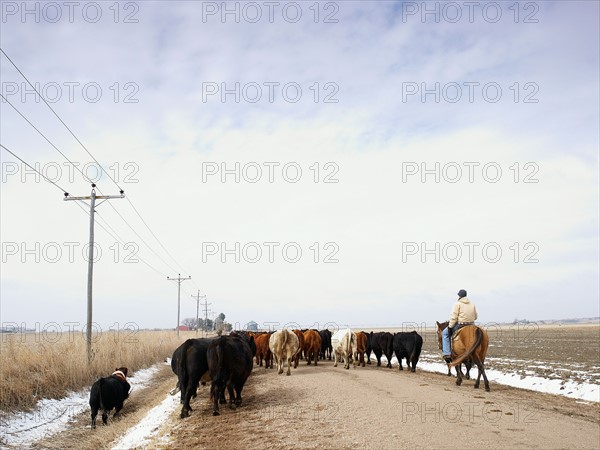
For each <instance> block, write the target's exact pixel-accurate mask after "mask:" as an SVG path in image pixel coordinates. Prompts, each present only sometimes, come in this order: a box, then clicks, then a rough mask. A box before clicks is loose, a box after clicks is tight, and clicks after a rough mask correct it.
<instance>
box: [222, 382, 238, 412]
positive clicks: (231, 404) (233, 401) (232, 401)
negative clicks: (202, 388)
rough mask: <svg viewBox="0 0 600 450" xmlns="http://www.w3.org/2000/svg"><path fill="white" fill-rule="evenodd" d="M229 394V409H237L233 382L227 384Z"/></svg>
mask: <svg viewBox="0 0 600 450" xmlns="http://www.w3.org/2000/svg"><path fill="white" fill-rule="evenodd" d="M227 392H228V393H229V408H230V409H235V405H236V398H235V395H234V393H233V383H232V382H231V381H229V382H228V383H227ZM223 396H225V389H223Z"/></svg>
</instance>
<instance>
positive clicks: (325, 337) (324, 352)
mask: <svg viewBox="0 0 600 450" xmlns="http://www.w3.org/2000/svg"><path fill="white" fill-rule="evenodd" d="M319 335H320V336H321V350H319V358H321V359H325V358H328V359H329V360H330V361H331V352H333V347H332V346H331V331H329V330H321V331H319Z"/></svg>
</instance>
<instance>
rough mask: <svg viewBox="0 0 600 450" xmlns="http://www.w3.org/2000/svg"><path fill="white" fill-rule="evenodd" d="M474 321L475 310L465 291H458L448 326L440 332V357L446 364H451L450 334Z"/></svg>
mask: <svg viewBox="0 0 600 450" xmlns="http://www.w3.org/2000/svg"><path fill="white" fill-rule="evenodd" d="M476 320H477V309H476V308H475V305H474V304H473V303H471V301H470V300H469V299H468V298H467V291H465V290H464V289H461V290H460V291H458V301H457V302H456V303H455V304H454V306H453V307H452V313H451V314H450V321H449V323H448V326H447V327H446V328H444V330H443V331H442V355H443V358H444V360H445V361H446V362H447V363H448V364H450V363H451V362H452V357H451V351H450V337H451V335H452V333H453V332H454V331H456V330H457V329H458V328H460V327H463V326H465V325H473V322H475V321H476Z"/></svg>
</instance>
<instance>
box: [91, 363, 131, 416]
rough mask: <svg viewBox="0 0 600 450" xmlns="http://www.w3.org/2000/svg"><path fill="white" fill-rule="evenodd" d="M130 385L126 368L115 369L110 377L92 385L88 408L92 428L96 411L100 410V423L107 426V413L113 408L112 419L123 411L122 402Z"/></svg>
mask: <svg viewBox="0 0 600 450" xmlns="http://www.w3.org/2000/svg"><path fill="white" fill-rule="evenodd" d="M130 389H131V385H130V384H129V383H128V382H127V367H119V368H118V369H115V371H114V372H113V374H112V375H111V376H110V377H105V378H100V379H99V380H97V381H96V382H95V383H94V384H93V385H92V390H91V392H90V408H92V428H96V416H97V415H98V410H99V409H101V410H102V423H103V424H104V425H107V423H108V413H109V412H110V410H111V409H113V408H115V413H114V414H113V419H114V418H115V417H117V415H118V414H119V411H121V409H123V402H124V401H125V400H126V399H127V398H128V397H129V390H130Z"/></svg>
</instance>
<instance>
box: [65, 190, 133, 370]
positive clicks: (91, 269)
mask: <svg viewBox="0 0 600 450" xmlns="http://www.w3.org/2000/svg"><path fill="white" fill-rule="evenodd" d="M119 193H120V195H96V185H95V184H94V183H92V193H91V195H89V196H85V197H70V196H69V193H68V192H65V198H64V200H65V201H67V200H84V201H85V200H89V201H90V248H89V253H88V286H87V328H86V330H85V340H86V350H87V360H88V364H89V363H91V362H92V280H93V274H94V213H95V208H96V200H104V201H106V200H110V199H113V198H124V197H125V193H124V192H123V191H122V190H121V191H119ZM102 203H104V202H101V203H99V204H98V206H100V205H101V204H102Z"/></svg>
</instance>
